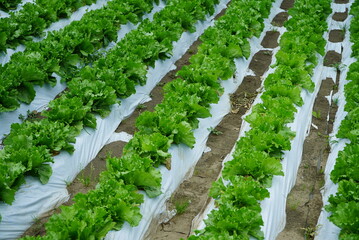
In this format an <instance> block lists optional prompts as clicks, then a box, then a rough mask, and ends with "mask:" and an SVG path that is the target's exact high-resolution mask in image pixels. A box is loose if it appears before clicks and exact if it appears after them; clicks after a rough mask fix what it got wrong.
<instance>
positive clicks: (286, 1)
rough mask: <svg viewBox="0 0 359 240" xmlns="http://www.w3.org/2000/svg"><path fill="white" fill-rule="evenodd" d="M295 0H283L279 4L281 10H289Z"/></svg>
mask: <svg viewBox="0 0 359 240" xmlns="http://www.w3.org/2000/svg"><path fill="white" fill-rule="evenodd" d="M294 2H295V0H283V2H282V4H281V5H280V8H281V9H283V10H289V9H290V8H292V7H293V6H294Z"/></svg>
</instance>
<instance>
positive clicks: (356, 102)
mask: <svg viewBox="0 0 359 240" xmlns="http://www.w3.org/2000/svg"><path fill="white" fill-rule="evenodd" d="M350 14H351V15H353V19H352V22H351V25H350V40H351V42H352V43H353V46H352V57H354V58H355V59H356V61H355V62H354V63H352V64H351V65H350V67H349V72H348V74H347V80H348V81H349V82H348V83H347V84H346V85H345V88H344V94H345V99H346V104H345V107H344V110H345V111H346V112H347V115H346V116H345V119H344V120H343V121H342V122H341V125H340V127H339V131H338V133H337V138H342V139H349V140H350V143H348V144H346V146H345V148H344V149H343V150H342V151H340V152H339V154H338V157H337V159H336V163H335V166H334V169H333V171H332V172H331V174H330V179H331V180H332V181H333V182H334V183H335V184H338V191H337V193H336V195H331V196H330V197H329V200H328V201H329V205H327V206H325V209H326V210H327V211H328V212H331V215H330V217H329V220H330V221H332V222H333V223H334V224H335V225H337V226H338V227H339V228H341V231H340V235H339V239H358V238H359V219H358V216H359V122H358V119H359V95H358V90H359V62H358V59H359V27H358V26H359V1H355V2H354V3H353V4H352V7H351V11H350Z"/></svg>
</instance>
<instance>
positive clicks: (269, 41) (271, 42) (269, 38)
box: [261, 31, 280, 48]
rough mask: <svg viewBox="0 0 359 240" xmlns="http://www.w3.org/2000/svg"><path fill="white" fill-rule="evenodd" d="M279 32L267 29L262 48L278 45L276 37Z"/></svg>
mask: <svg viewBox="0 0 359 240" xmlns="http://www.w3.org/2000/svg"><path fill="white" fill-rule="evenodd" d="M279 35H280V33H279V32H277V31H268V32H266V35H265V36H264V38H263V40H262V43H261V45H262V46H263V47H264V48H276V47H278V38H279Z"/></svg>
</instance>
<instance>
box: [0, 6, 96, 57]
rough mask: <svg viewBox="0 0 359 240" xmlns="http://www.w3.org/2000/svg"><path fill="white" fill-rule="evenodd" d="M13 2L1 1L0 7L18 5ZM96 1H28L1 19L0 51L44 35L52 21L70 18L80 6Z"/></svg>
mask: <svg viewBox="0 0 359 240" xmlns="http://www.w3.org/2000/svg"><path fill="white" fill-rule="evenodd" d="M12 2H13V3H11V4H10V3H4V4H1V3H0V8H1V6H5V7H14V6H16V5H17V4H16V3H15V2H14V1H12ZM95 2H96V0H67V1H56V0H52V1H49V0H36V1H35V2H34V3H26V4H25V5H24V6H23V8H22V9H21V10H20V11H17V12H10V17H7V18H1V19H0V53H3V52H5V51H6V49H7V48H15V47H17V46H18V45H20V44H24V43H25V42H27V41H29V40H32V37H37V36H42V34H43V31H44V30H45V29H46V28H47V27H49V26H50V24H51V23H53V22H56V21H58V20H59V19H61V18H68V17H70V16H71V14H72V13H73V12H75V11H76V10H77V9H78V8H80V7H82V6H85V5H91V4H92V3H95ZM15 4H16V5H15Z"/></svg>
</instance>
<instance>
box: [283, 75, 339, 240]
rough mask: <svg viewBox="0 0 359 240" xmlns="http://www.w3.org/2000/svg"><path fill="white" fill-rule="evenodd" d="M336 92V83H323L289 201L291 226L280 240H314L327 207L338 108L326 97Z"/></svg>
mask: <svg viewBox="0 0 359 240" xmlns="http://www.w3.org/2000/svg"><path fill="white" fill-rule="evenodd" d="M336 88H337V85H336V84H335V83H334V82H333V79H331V78H327V79H325V80H323V81H322V85H321V88H320V90H319V93H318V95H317V98H316V100H315V103H314V107H313V117H312V127H311V129H310V134H309V136H308V137H307V138H306V139H305V141H304V146H303V155H302V162H301V164H300V166H299V170H298V174H297V181H296V184H295V186H294V187H293V189H292V191H291V192H290V194H289V195H288V198H287V206H286V214H287V220H286V221H287V224H286V227H285V229H284V230H283V232H281V233H280V234H279V235H278V237H277V240H287V239H292V240H302V239H303V240H304V239H314V236H315V231H316V225H317V221H318V217H319V214H320V212H321V208H322V205H323V204H322V196H321V194H320V188H321V187H322V186H323V185H324V174H323V171H324V168H325V164H326V160H327V159H328V155H329V150H330V149H329V142H328V134H329V133H330V132H331V130H332V128H333V120H334V117H335V112H336V106H330V105H329V102H328V100H327V99H326V98H325V97H326V96H329V95H330V92H331V91H332V90H334V89H336ZM328 115H329V117H330V120H329V121H327V116H328Z"/></svg>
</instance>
